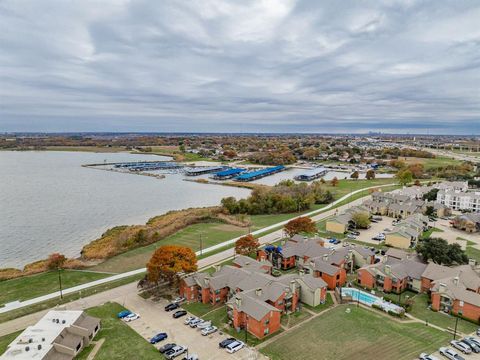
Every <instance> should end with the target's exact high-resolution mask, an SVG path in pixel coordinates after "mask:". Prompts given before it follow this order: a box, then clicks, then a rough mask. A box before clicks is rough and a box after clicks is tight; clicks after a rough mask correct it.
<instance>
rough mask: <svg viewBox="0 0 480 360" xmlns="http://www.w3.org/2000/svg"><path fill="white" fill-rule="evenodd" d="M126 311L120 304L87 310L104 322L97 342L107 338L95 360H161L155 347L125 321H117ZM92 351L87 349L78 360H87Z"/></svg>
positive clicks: (108, 304) (107, 304) (110, 304)
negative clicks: (119, 315) (120, 314)
mask: <svg viewBox="0 0 480 360" xmlns="http://www.w3.org/2000/svg"><path fill="white" fill-rule="evenodd" d="M124 309H125V308H124V307H123V306H121V305H119V304H116V303H106V304H104V305H102V306H98V307H94V308H91V309H88V310H87V313H88V314H89V315H91V316H95V317H98V318H100V319H101V321H102V322H101V324H102V328H101V330H100V331H99V332H98V334H97V336H96V337H95V340H99V339H101V338H105V342H104V343H103V345H102V346H101V348H100V350H99V351H98V353H97V355H96V356H95V360H113V359H119V360H120V359H142V360H144V359H145V360H148V359H159V358H160V357H161V356H160V354H159V353H158V350H156V349H155V347H154V346H152V345H150V343H149V342H148V341H147V340H145V339H144V338H142V337H141V336H140V335H139V334H138V333H137V332H135V331H134V330H133V329H132V328H130V327H129V326H128V325H127V324H125V323H124V322H123V321H121V320H119V319H117V317H116V314H117V313H119V312H120V311H122V310H124ZM90 350H91V349H85V350H84V351H83V352H82V353H81V354H80V355H79V356H78V357H77V358H76V359H81V360H83V359H86V357H87V355H88V353H89V351H90Z"/></svg>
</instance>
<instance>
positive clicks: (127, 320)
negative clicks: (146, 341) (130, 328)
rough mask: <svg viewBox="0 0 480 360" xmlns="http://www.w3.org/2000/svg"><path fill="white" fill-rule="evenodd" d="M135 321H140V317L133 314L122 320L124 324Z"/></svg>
mask: <svg viewBox="0 0 480 360" xmlns="http://www.w3.org/2000/svg"><path fill="white" fill-rule="evenodd" d="M137 319H140V315H138V314H135V313H131V314H130V315H127V316H125V317H124V318H123V319H122V320H123V321H125V322H130V321H134V320H137Z"/></svg>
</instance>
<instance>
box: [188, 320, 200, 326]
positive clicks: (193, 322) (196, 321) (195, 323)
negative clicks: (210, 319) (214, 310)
mask: <svg viewBox="0 0 480 360" xmlns="http://www.w3.org/2000/svg"><path fill="white" fill-rule="evenodd" d="M201 322H203V320H202V319H195V320H193V321H191V322H190V324H189V325H190V327H191V328H194V327H197V325H198V324H200V323H201Z"/></svg>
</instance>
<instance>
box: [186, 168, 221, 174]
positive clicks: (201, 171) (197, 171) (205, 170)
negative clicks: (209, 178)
mask: <svg viewBox="0 0 480 360" xmlns="http://www.w3.org/2000/svg"><path fill="white" fill-rule="evenodd" d="M223 170H225V166H206V167H196V168H188V169H185V175H187V176H198V175H203V174H210V173H213V172H219V171H223Z"/></svg>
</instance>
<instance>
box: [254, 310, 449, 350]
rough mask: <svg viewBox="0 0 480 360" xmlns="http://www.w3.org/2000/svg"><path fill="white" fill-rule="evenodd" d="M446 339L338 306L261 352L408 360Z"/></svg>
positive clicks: (421, 328)
mask: <svg viewBox="0 0 480 360" xmlns="http://www.w3.org/2000/svg"><path fill="white" fill-rule="evenodd" d="M347 308H350V313H346V309H347ZM448 340H450V335H449V334H447V333H445V332H442V331H439V330H436V329H434V328H431V327H426V326H424V325H422V324H402V323H399V322H396V321H394V320H391V319H389V318H387V317H386V316H384V315H381V314H377V313H375V312H373V311H371V310H367V309H364V308H361V307H360V308H357V307H354V306H348V305H340V306H338V307H336V308H334V309H332V310H330V311H327V312H326V313H324V314H322V315H320V316H318V317H317V318H315V319H313V320H311V321H308V322H307V323H305V324H303V325H302V326H300V327H298V328H296V329H294V330H292V331H290V332H289V333H288V335H285V336H282V337H280V338H278V339H277V340H274V341H273V342H272V343H270V344H268V345H267V346H266V347H264V348H262V349H261V352H262V353H264V354H265V355H267V356H269V357H270V359H273V360H282V359H302V360H309V359H312V360H314V359H315V360H316V359H320V358H321V359H322V360H329V359H335V360H343V359H345V360H347V359H348V360H349V359H358V360H362V359H365V360H370V359H395V360H401V359H405V360H407V359H408V360H411V359H414V358H416V357H417V356H418V354H420V353H421V352H423V351H425V352H430V351H433V350H435V349H437V348H438V347H439V346H440V345H445V344H446V343H447V341H448Z"/></svg>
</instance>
